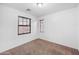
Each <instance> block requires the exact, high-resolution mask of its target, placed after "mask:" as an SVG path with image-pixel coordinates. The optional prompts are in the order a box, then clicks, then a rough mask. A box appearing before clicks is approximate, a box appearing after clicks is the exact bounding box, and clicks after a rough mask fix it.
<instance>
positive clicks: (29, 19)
mask: <svg viewBox="0 0 79 59" xmlns="http://www.w3.org/2000/svg"><path fill="white" fill-rule="evenodd" d="M19 18H22V22H23V19H26V20H28V21H29V25H23V24H22V25H20V24H19V22H20V20H19ZM20 27H27V28H28V27H29V32H25V33H24V32H23V33H20ZM29 33H31V18H28V17H23V16H18V35H23V34H29Z"/></svg>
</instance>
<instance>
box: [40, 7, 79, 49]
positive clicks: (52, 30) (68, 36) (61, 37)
mask: <svg viewBox="0 0 79 59" xmlns="http://www.w3.org/2000/svg"><path fill="white" fill-rule="evenodd" d="M78 12H79V10H78V7H75V8H72V9H67V10H63V11H60V12H56V13H53V14H50V15H47V16H44V17H41V18H40V19H42V18H44V20H45V32H44V33H43V34H42V35H43V36H42V35H41V36H40V37H41V38H44V39H47V40H49V41H52V42H56V43H59V44H62V45H65V46H69V47H73V48H76V49H77V48H78V38H77V37H78V35H77V32H79V30H78V31H77V29H78V27H79V26H78V23H77V21H78V20H79V18H77V16H78V15H79V14H77V13H78ZM77 26H78V27H77ZM40 34H41V33H40Z"/></svg>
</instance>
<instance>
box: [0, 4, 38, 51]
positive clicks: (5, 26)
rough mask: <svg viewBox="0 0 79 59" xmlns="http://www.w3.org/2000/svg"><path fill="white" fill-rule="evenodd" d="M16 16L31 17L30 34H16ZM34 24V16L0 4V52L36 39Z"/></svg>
mask: <svg viewBox="0 0 79 59" xmlns="http://www.w3.org/2000/svg"><path fill="white" fill-rule="evenodd" d="M18 16H24V17H29V18H31V19H32V21H31V22H32V26H31V28H32V29H31V34H25V35H17V29H18ZM36 24H37V22H36V19H35V17H34V16H32V15H29V14H26V13H24V12H21V11H18V10H15V9H13V8H9V7H7V6H4V5H0V52H2V51H5V50H8V49H10V48H13V47H15V46H18V45H21V44H24V43H26V42H29V41H31V40H33V39H36Z"/></svg>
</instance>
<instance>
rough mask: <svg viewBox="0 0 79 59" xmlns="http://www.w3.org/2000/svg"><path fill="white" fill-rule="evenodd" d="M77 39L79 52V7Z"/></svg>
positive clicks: (78, 11)
mask: <svg viewBox="0 0 79 59" xmlns="http://www.w3.org/2000/svg"><path fill="white" fill-rule="evenodd" d="M77 39H78V50H79V6H78V8H77Z"/></svg>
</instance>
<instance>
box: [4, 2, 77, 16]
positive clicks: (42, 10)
mask: <svg viewBox="0 0 79 59" xmlns="http://www.w3.org/2000/svg"><path fill="white" fill-rule="evenodd" d="M3 5H7V6H9V7H13V8H15V9H17V10H20V11H23V12H25V13H30V14H32V15H34V16H36V17H41V16H45V15H48V14H50V13H55V12H58V11H62V10H65V9H70V8H74V7H76V6H77V5H78V3H44V4H43V6H42V7H38V6H37V5H36V3H3ZM26 9H30V11H27V10H26Z"/></svg>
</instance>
